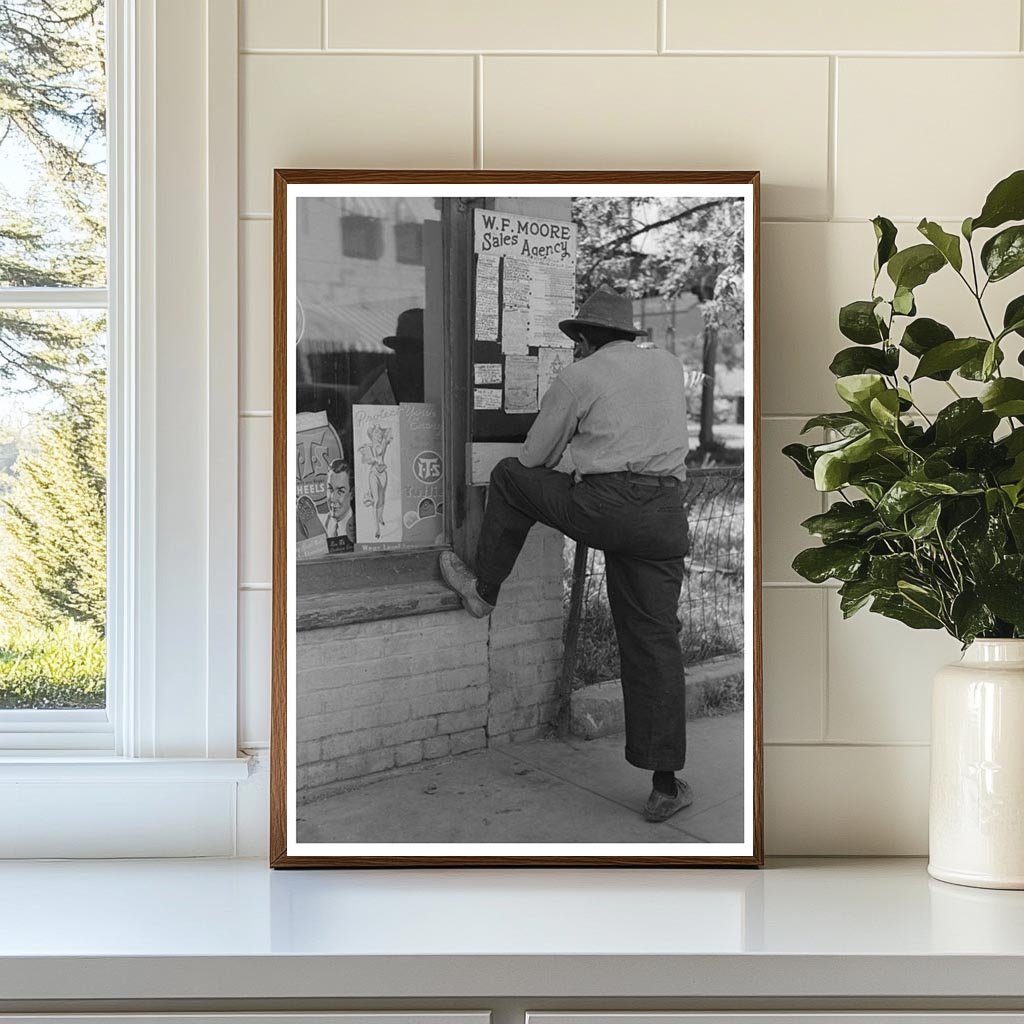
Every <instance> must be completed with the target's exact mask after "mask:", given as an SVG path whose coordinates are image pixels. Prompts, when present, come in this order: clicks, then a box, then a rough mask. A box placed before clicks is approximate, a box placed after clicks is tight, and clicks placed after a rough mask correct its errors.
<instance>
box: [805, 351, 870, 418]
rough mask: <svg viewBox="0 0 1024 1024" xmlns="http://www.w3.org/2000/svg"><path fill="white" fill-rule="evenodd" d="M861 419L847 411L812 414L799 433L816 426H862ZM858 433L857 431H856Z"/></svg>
mask: <svg viewBox="0 0 1024 1024" xmlns="http://www.w3.org/2000/svg"><path fill="white" fill-rule="evenodd" d="M857 351H858V352H866V351H868V349H858V350H857ZM863 425H864V424H863V421H862V420H861V419H860V417H858V416H854V415H853V414H852V413H848V412H823V413H821V414H820V415H819V416H812V417H811V418H810V419H809V420H808V421H807V422H806V423H805V424H804V425H803V428H802V429H801V431H800V433H801V434H806V433H807V431H808V430H814V429H815V428H816V427H825V428H826V429H829V430H839V431H845V430H848V429H849V428H851V427H855V426H863ZM858 433H859V431H858Z"/></svg>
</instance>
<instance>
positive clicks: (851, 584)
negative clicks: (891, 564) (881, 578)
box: [839, 580, 878, 619]
mask: <svg viewBox="0 0 1024 1024" xmlns="http://www.w3.org/2000/svg"><path fill="white" fill-rule="evenodd" d="M877 593H878V587H877V586H876V585H875V584H874V583H872V582H871V581H870V580H849V581H848V582H846V583H844V584H843V585H842V586H841V587H840V588H839V607H840V609H841V611H842V613H843V618H844V619H848V618H849V617H850V616H851V615H853V614H854V613H855V612H858V611H860V609H861V608H863V607H864V605H865V604H867V602H868V601H869V600H870V599H871V598H872V597H874V596H875V594H877Z"/></svg>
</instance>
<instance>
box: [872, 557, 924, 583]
mask: <svg viewBox="0 0 1024 1024" xmlns="http://www.w3.org/2000/svg"><path fill="white" fill-rule="evenodd" d="M913 561H914V558H913V556H912V555H909V554H907V553H906V552H900V553H899V554H893V555H875V556H874V557H873V558H872V559H871V564H870V567H869V569H868V579H869V580H871V581H872V582H873V583H874V584H875V586H876V587H882V588H884V589H886V590H895V589H896V585H897V584H898V583H899V581H900V580H901V579H902V578H903V577H904V576H905V575H906V574H907V573H908V572H909V571H910V567H911V565H912V564H913Z"/></svg>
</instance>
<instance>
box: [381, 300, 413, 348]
mask: <svg viewBox="0 0 1024 1024" xmlns="http://www.w3.org/2000/svg"><path fill="white" fill-rule="evenodd" d="M410 342H418V343H419V344H420V345H422V344H423V310H422V309H403V310H402V312H401V313H399V314H398V323H397V324H395V333H394V334H392V335H391V336H390V337H388V338H384V344H385V345H387V347H388V348H394V349H397V348H400V347H401V346H403V345H408V344H409V343H410Z"/></svg>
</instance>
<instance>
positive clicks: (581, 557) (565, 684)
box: [557, 541, 590, 740]
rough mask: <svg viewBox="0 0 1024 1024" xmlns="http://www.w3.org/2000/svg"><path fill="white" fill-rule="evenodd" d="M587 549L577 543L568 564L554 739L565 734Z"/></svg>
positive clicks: (577, 639) (580, 619)
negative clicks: (569, 580) (566, 616)
mask: <svg viewBox="0 0 1024 1024" xmlns="http://www.w3.org/2000/svg"><path fill="white" fill-rule="evenodd" d="M589 551H590V549H589V548H588V547H587V545H586V544H583V543H581V542H579V541H577V543H576V557H575V558H574V559H573V563H572V590H571V592H570V594H569V621H568V622H567V623H566V627H565V647H564V650H563V653H562V677H561V679H560V680H559V683H558V718H557V724H558V738H559V739H562V740H564V739H565V738H566V736H568V735H569V718H570V715H571V713H572V677H573V672H574V671H575V669H576V645H577V644H578V643H579V639H580V622H581V621H582V618H583V587H584V583H585V582H586V576H587V555H588V554H589Z"/></svg>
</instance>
